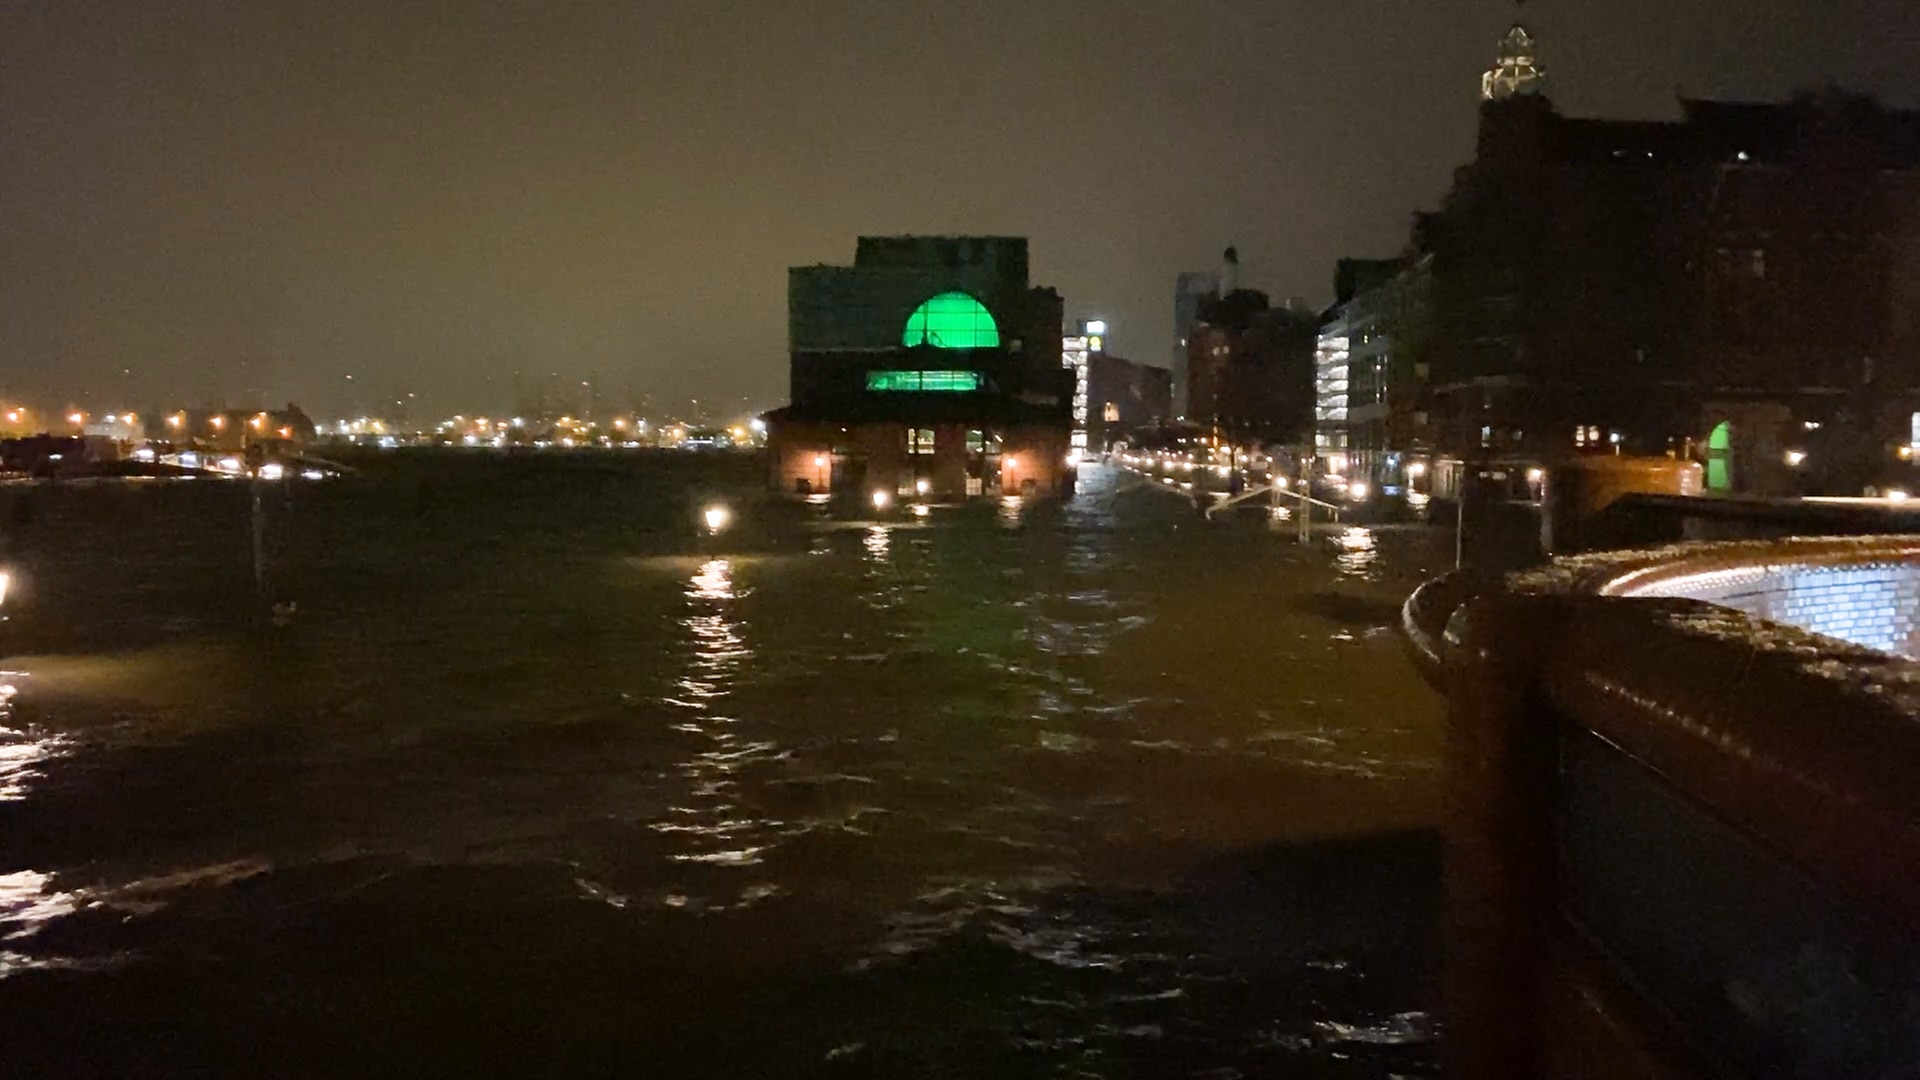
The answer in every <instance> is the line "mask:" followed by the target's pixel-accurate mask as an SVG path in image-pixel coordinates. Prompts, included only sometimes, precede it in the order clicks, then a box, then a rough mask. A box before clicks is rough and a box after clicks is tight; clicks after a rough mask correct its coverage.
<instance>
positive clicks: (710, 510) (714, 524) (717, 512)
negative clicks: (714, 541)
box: [702, 506, 733, 533]
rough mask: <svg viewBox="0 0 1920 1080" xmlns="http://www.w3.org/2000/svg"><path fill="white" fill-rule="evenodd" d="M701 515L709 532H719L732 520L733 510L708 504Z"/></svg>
mask: <svg viewBox="0 0 1920 1080" xmlns="http://www.w3.org/2000/svg"><path fill="white" fill-rule="evenodd" d="M702 516H703V517H704V518H705V520H706V523H707V531H708V532H710V533H717V532H720V531H721V530H723V529H725V528H726V527H727V525H728V523H729V522H731V521H732V520H733V512H732V511H730V510H728V509H727V508H726V507H724V506H709V507H707V511H706V513H705V514H704V515H702Z"/></svg>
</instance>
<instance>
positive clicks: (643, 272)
mask: <svg viewBox="0 0 1920 1080" xmlns="http://www.w3.org/2000/svg"><path fill="white" fill-rule="evenodd" d="M301 7H302V5H295V4H291V3H261V4H256V5H249V6H245V7H242V6H238V5H230V4H218V3H203V4H189V5H170V6H168V7H167V8H166V9H165V10H155V9H154V8H153V7H152V6H151V5H145V6H143V5H133V4H124V5H121V4H105V5H94V6H91V7H88V8H84V9H83V8H78V7H75V6H70V5H60V6H53V7H49V8H47V9H45V10H13V11H10V12H8V13H7V14H5V15H4V16H0V53H3V54H4V56H5V60H6V62H5V64H4V66H3V67H0V70H4V71H5V72H6V74H5V75H4V77H0V80H3V82H0V87H3V89H4V93H5V99H6V100H7V102H8V104H7V107H6V110H5V113H4V115H5V117H6V125H7V130H6V133H5V137H6V139H7V141H8V143H9V145H10V147H11V148H12V149H13V151H14V152H13V153H11V154H9V155H8V158H7V163H6V164H5V165H3V166H0V215H4V222H5V224H4V225H0V228H3V229H4V231H5V233H6V235H8V236H9V237H10V242H9V243H8V244H7V245H5V247H4V251H3V253H0V266H4V268H5V272H6V277H7V280H8V282H9V286H8V288H7V289H5V290H0V296H4V300H3V301H0V303H3V304H4V308H3V309H0V358H3V359H4V369H3V371H0V397H5V396H12V397H16V398H27V397H30V398H35V399H39V400H47V399H56V400H57V399H60V398H67V399H71V400H73V401H76V402H78V401H88V402H93V403H96V404H97V405H100V406H104V407H128V406H132V407H138V406H139V405H140V404H141V403H145V402H154V401H159V400H166V401H170V402H171V401H183V400H184V401H196V402H198V401H204V402H206V403H214V402H217V401H220V400H223V399H226V400H236V401H242V400H245V399H248V398H254V399H256V400H257V401H259V402H263V403H277V402H280V401H284V400H299V401H301V402H302V403H303V404H305V405H307V406H308V408H309V410H310V411H312V412H314V413H315V414H316V415H320V414H327V415H334V414H338V413H341V412H343V411H345V410H348V409H352V408H355V407H361V408H366V407H371V406H373V405H375V404H377V403H379V402H380V401H382V400H390V399H391V398H392V396H393V395H395V394H399V393H405V392H409V391H411V392H416V393H419V394H420V395H421V396H422V397H423V398H424V399H426V400H428V401H432V402H435V403H437V404H438V403H444V404H445V405H446V406H448V407H477V406H479V405H487V406H488V407H489V408H503V407H507V406H508V405H510V404H511V398H512V396H513V394H514V376H515V373H516V371H517V372H520V373H522V376H523V378H524V379H525V380H526V381H527V382H539V381H544V380H546V379H548V378H558V379H561V380H574V381H579V380H586V379H593V380H595V381H596V383H597V384H598V385H601V386H604V387H608V388H611V389H610V390H609V394H610V395H611V396H612V398H613V399H614V400H621V401H624V400H626V399H631V398H638V397H640V396H643V395H645V396H650V397H652V398H654V399H655V400H657V401H685V400H687V399H694V398H698V399H703V400H706V399H713V398H728V399H739V398H746V399H748V400H750V401H751V402H753V403H754V404H755V405H756V406H758V405H760V404H761V403H767V404H771V403H773V402H776V401H778V400H781V399H782V398H783V397H784V392H783V384H784V382H785V375H786V370H785V369H786V365H785V353H786V332H785V331H786V328H785V309H784V304H783V302H782V299H781V295H782V290H783V288H784V284H785V272H786V268H787V267H788V266H793V265H809V264H813V263H820V262H828V261H831V260H834V259H836V258H838V257H839V255H840V249H841V247H842V246H843V244H844V237H845V236H847V235H854V234H859V235H871V234H885V233H969V232H974V233H998V234H1012V235H1022V236H1028V237H1030V238H1031V240H1032V250H1033V259H1034V275H1035V277H1036V279H1038V280H1043V281H1047V282H1050V283H1053V284H1056V285H1057V286H1058V287H1059V288H1060V290H1061V292H1062V293H1063V294H1064V296H1065V298H1066V303H1067V315H1068V317H1069V319H1073V318H1088V317H1101V318H1105V319H1107V320H1108V321H1109V322H1110V323H1111V324H1112V326H1113V342H1112V347H1113V350H1114V351H1115V352H1117V353H1119V354H1121V355H1125V356H1130V357H1133V358H1136V359H1139V360H1142V361H1145V362H1148V363H1160V362H1163V356H1164V353H1165V350H1166V347H1167V346H1166V343H1167V341H1168V339H1169V336H1170V335H1169V330H1170V326H1169V318H1170V312H1169V310H1168V308H1169V304H1168V302H1167V295H1168V293H1169V292H1170V291H1171V288H1172V285H1173V281H1174V276H1175V274H1176V273H1178V272H1179V271H1182V270H1193V269H1208V268H1211V267H1213V266H1214V265H1215V263H1216V262H1217V260H1218V257H1219V252H1220V251H1221V249H1222V248H1224V247H1225V246H1227V245H1229V244H1232V245H1235V246H1236V247H1237V248H1238V250H1239V252H1240V253H1241V256H1242V260H1243V263H1244V270H1243V280H1244V282H1245V283H1246V284H1248V285H1251V286H1255V287H1260V288H1263V289H1266V290H1268V291H1269V292H1271V293H1272V294H1273V295H1275V296H1276V297H1287V296H1302V297H1306V298H1308V299H1309V300H1310V301H1311V302H1313V303H1315V304H1318V303H1322V302H1324V301H1325V300H1326V298H1327V295H1328V293H1329V291H1330V285H1331V274H1332V268H1333V265H1334V261H1335V259H1337V258H1339V257H1341V256H1344V255H1369V256H1390V255H1393V254H1395V253H1397V252H1398V250H1399V249H1400V247H1401V245H1402V244H1403V243H1404V238H1405V236H1406V229H1407V221H1408V217H1409V215H1410V214H1411V213H1412V212H1414V211H1415V210H1418V209H1422V208H1430V207H1431V206H1432V205H1433V204H1434V203H1435V201H1436V200H1437V198H1438V196H1439V194H1440V193H1441V192H1442V191H1443V190H1444V189H1445V187H1446V184H1447V182H1448V178H1449V176H1450V175H1451V173H1452V171H1453V170H1454V169H1455V168H1456V167H1457V166H1459V165H1461V164H1463V163H1464V162H1466V161H1467V160H1468V159H1469V158H1470V157H1471V156H1472V142H1473V130H1474V123H1475V120H1476V112H1475V106H1476V97H1477V94H1476V92H1477V89H1478V84H1479V74H1480V72H1481V71H1482V70H1484V69H1485V67H1486V66H1487V64H1488V63H1489V62H1490V61H1491V60H1492V59H1493V53H1494V46H1495V43H1496V42H1497V40H1498V39H1499V36H1500V35H1501V33H1503V32H1504V30H1505V29H1506V26H1507V25H1508V23H1510V22H1511V21H1512V20H1513V18H1515V9H1514V8H1513V7H1512V6H1510V5H1506V4H1500V3H1492V2H1486V0H1472V2H1469V0H1448V2H1442V3H1427V4H1420V5H1413V4H1392V5H1386V4H1382V5H1375V6H1371V7H1360V6H1355V7H1353V8H1350V9H1342V10H1338V11H1324V12H1323V11H1316V10H1312V9H1311V8H1309V7H1308V6H1307V5H1304V4H1297V5H1274V4H1259V5H1256V4H1243V5H1225V6H1222V5H1213V4H1200V3H1197V2H1195V3H1177V4H1163V5H1157V6H1156V7H1155V9H1154V10H1153V11H1151V12H1147V13H1141V12H1125V11H1115V10H1110V9H1106V8H1102V7H1096V6H1092V5H1049V6H1048V7H1046V8H1045V9H1042V10H1034V9H1031V8H1030V7H1023V6H1016V5H1013V4H1010V3H1001V2H998V0H983V2H981V3H977V4H972V5H964V6H953V7H948V8H942V9H932V10H914V11H911V12H909V11H905V10H902V9H864V8H857V7H853V6H848V5H818V6H813V7H809V8H806V9H804V10H798V11H794V10H776V11H771V12H769V11H763V10H759V8H758V7H757V6H755V5H746V4H732V5H725V4H721V5H709V6H706V7H703V8H701V9H698V10H693V9H683V8H681V7H679V6H677V5H673V6H670V5H640V6H635V5H613V4H591V5H579V6H575V7H571V8H569V9H567V10H566V11H565V12H563V13H555V12H553V11H549V10H547V9H546V8H544V7H541V6H536V5H499V6H494V7H490V8H485V9H476V8H474V7H473V6H472V5H459V4H452V3H427V4H418V5H412V6H409V7H407V8H405V9H400V10H393V9H392V6H391V5H386V4H371V3H365V4H362V3H347V4H342V5H335V6H332V7H330V8H328V9H327V10H325V11H324V12H310V11H303V10H301ZM1902 7H1903V5H1900V4H1897V3H1893V2H1890V0H1889V2H1882V3H1872V2H1864V3H1857V4H1853V5H1851V6H1850V7H1848V8H1847V9H1846V10H1841V11H1830V10H1826V9H1825V8H1823V7H1816V5H1814V4H1811V3H1793V2H1788V0H1761V2H1757V3H1746V4H1738V5H1736V4H1732V3H1705V2H1701V3H1693V4H1667V5H1656V4H1652V3H1638V2H1636V3H1627V4H1619V5H1610V6H1609V8H1608V10H1606V11H1590V10H1582V9H1580V8H1577V7H1575V6H1574V5H1572V4H1570V3H1566V2H1564V0H1561V2H1557V3H1556V2H1548V3H1541V4H1532V5H1528V6H1527V7H1526V8H1525V9H1524V10H1523V11H1522V12H1521V14H1522V15H1523V16H1524V18H1525V20H1526V21H1527V22H1528V24H1529V25H1531V26H1533V27H1534V29H1535V30H1536V32H1537V34H1538V36H1539V39H1540V43H1541V53H1542V60H1543V63H1544V65H1545V67H1546V69H1547V71H1548V72H1549V79H1550V82H1549V84H1548V85H1549V93H1550V95H1551V96H1552V97H1553V99H1554V100H1555V102H1556V104H1557V105H1558V106H1559V107H1560V108H1561V109H1562V110H1563V111H1565V112H1567V113H1569V114H1574V115H1607V116H1622V117H1659V116H1666V115H1670V114H1671V113H1672V111H1673V103H1674V101H1675V98H1676V91H1680V92H1684V93H1686V94H1688V95H1690V96H1699V97H1719V98H1744V99H1780V98H1784V97H1786V96H1788V95H1790V94H1792V93H1793V92H1794V91H1795V90H1797V89H1801V88H1805V87H1808V86H1811V85H1815V84H1817V83H1819V82H1821V81H1823V80H1832V81H1833V82H1836V83H1839V84H1841V85H1844V86H1847V87H1849V88H1854V89H1859V90H1864V91H1869V92H1873V93H1877V94H1879V95H1880V96H1881V97H1883V98H1884V99H1885V100H1886V101H1887V102H1888V103H1889V104H1892V105H1896V106H1909V107H1910V106H1912V105H1913V104H1915V97H1916V93H1920V74H1916V72H1915V69H1913V68H1912V66H1911V65H1908V64H1904V63H1903V62H1902V59H1901V57H1900V55H1899V51H1898V50H1897V49H1889V48H1886V47H1885V45H1884V43H1886V42H1898V41H1900V40H1902V37H1903V35H1904V37H1905V38H1906V39H1907V40H1911V39H1912V37H1913V34H1914V33H1915V31H1916V30H1920V27H1917V26H1916V25H1915V24H1916V23H1920V15H1916V14H1915V13H1913V12H1911V11H1910V10H1901V8H1902ZM1709 42H1711V46H1712V47H1710V48H1709V47H1708V43H1709ZM549 373H552V374H551V375H550V374H549ZM348 374H352V375H354V376H355V379H354V380H353V381H351V382H350V381H349V380H347V379H346V378H345V376H346V375H348ZM355 382H357V383H359V384H360V385H362V386H365V387H367V388H368V389H366V390H364V391H361V390H358V389H356V388H354V383H355Z"/></svg>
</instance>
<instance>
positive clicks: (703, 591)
mask: <svg viewBox="0 0 1920 1080" xmlns="http://www.w3.org/2000/svg"><path fill="white" fill-rule="evenodd" d="M733 570H734V568H733V563H732V562H731V561H729V560H727V559H710V560H708V561H707V562H705V563H703V564H702V565H701V566H700V568H699V570H698V571H697V572H696V573H694V575H693V576H692V577H691V578H689V579H688V581H687V587H686V590H685V593H684V596H685V600H686V605H687V610H686V613H685V614H684V615H683V616H682V617H681V619H680V627H681V629H682V630H683V631H684V632H685V634H686V640H687V643H688V646H689V653H688V656H687V663H686V670H685V671H684V673H683V674H682V675H681V677H680V679H679V680H678V683H677V684H676V685H677V690H678V693H679V695H680V696H679V698H678V699H669V702H670V703H672V704H677V705H680V706H682V707H684V708H687V709H690V710H692V711H695V712H699V713H702V714H703V715H702V716H701V717H700V718H699V719H698V720H697V721H690V722H687V723H682V724H676V725H674V728H675V730H678V731H682V732H685V733H687V734H689V735H694V736H696V737H698V738H700V739H702V740H704V747H703V748H702V749H699V750H697V751H696V752H694V753H693V754H692V756H691V757H689V758H688V759H687V760H685V761H683V762H681V763H680V764H679V765H678V771H679V773H680V775H681V776H682V777H683V778H684V779H685V780H686V781H687V783H688V788H687V796H686V799H685V802H684V804H683V805H675V806H671V807H669V809H668V812H667V815H666V817H665V818H664V819H663V820H660V821H657V822H655V823H654V824H653V825H652V826H651V828H652V830H653V831H654V832H655V833H659V834H661V835H664V836H672V837H675V838H677V839H678V840H679V844H678V845H676V849H675V850H674V851H672V852H671V853H670V854H669V855H668V858H669V860H670V861H672V862H676V863H704V864H708V865H714V866H729V867H740V866H752V865H754V864H756V863H759V862H760V861H761V856H762V854H763V853H764V852H765V851H766V850H767V849H768V848H769V847H770V846H772V845H771V842H770V841H769V837H771V836H773V835H774V834H775V830H777V829H778V828H779V826H780V824H781V823H780V822H777V821H767V820H763V819H760V818H758V817H755V816H754V815H753V814H751V813H750V812H748V808H747V807H746V806H744V805H743V802H742V798H741V785H740V781H739V777H740V775H741V774H742V773H743V772H744V771H745V770H747V769H750V768H752V767H754V766H755V765H758V764H761V763H764V762H768V761H777V760H779V759H781V758H782V757H784V756H785V753H784V751H782V750H781V749H780V746H779V744H777V743H774V742H770V741H754V740H748V739H744V738H742V737H741V735H740V734H739V733H738V732H737V731H736V730H735V727H736V725H737V723H738V720H737V719H736V718H734V717H729V716H726V715H723V714H722V713H721V712H720V711H719V710H720V709H721V707H722V706H724V704H725V702H726V700H727V698H728V697H730V696H731V695H732V693H733V691H734V686H735V684H736V682H737V680H738V679H739V676H740V673H741V671H742V670H743V669H744V668H745V666H746V665H747V663H748V662H749V661H751V660H752V659H753V655H754V653H753V649H752V648H751V647H749V646H748V644H747V641H746V638H745V636H744V635H743V634H742V632H741V627H740V624H739V623H738V622H737V621H736V620H735V618H734V606H735V604H736V603H737V602H738V601H739V600H740V598H741V596H742V595H744V594H743V593H742V592H741V591H740V590H739V589H738V588H737V586H736V584H735V582H734V576H733Z"/></svg>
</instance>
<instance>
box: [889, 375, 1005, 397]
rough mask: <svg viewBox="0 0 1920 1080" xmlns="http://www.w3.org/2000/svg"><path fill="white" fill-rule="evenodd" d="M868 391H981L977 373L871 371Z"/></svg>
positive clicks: (962, 392) (912, 392)
mask: <svg viewBox="0 0 1920 1080" xmlns="http://www.w3.org/2000/svg"><path fill="white" fill-rule="evenodd" d="M867 389H868V390H870V391H873V392H874V393H880V394H899V393H908V394H914V393H944V394H965V393H971V392H973V391H975V390H978V389H980V373H979V372H977V371H869V372H867Z"/></svg>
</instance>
